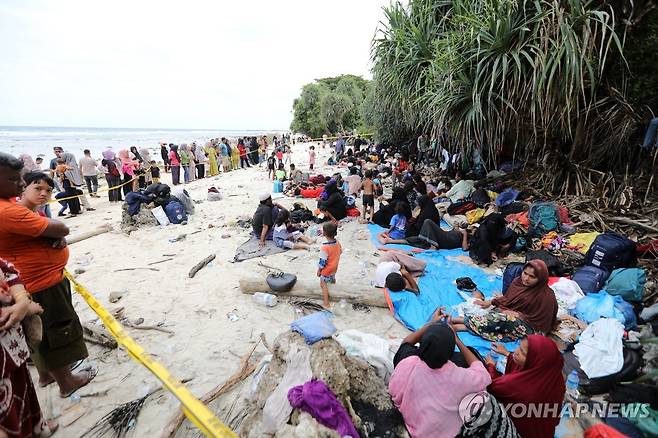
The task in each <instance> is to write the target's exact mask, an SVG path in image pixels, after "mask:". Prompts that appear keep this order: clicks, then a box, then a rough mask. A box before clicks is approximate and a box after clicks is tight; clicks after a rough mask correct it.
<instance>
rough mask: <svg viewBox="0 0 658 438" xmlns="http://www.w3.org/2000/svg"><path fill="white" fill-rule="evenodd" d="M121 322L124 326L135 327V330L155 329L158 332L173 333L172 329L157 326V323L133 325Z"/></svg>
mask: <svg viewBox="0 0 658 438" xmlns="http://www.w3.org/2000/svg"><path fill="white" fill-rule="evenodd" d="M122 324H123V325H124V326H126V327H130V328H134V329H137V330H157V331H159V332H162V333H167V334H170V335H173V334H175V333H174V331H172V330H168V329H166V328H163V327H158V326H157V325H135V324H133V323H132V322H122Z"/></svg>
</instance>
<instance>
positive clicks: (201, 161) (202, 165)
mask: <svg viewBox="0 0 658 438" xmlns="http://www.w3.org/2000/svg"><path fill="white" fill-rule="evenodd" d="M192 152H193V153H194V161H195V162H196V177H197V179H202V178H203V177H204V176H206V154H205V153H204V152H203V148H202V147H201V146H198V145H197V144H196V143H192Z"/></svg>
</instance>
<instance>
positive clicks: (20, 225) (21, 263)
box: [0, 152, 96, 397]
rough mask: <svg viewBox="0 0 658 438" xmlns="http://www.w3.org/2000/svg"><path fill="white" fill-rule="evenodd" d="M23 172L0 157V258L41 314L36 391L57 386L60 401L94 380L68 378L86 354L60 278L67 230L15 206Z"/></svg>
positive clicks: (65, 259) (17, 162)
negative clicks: (18, 277)
mask: <svg viewBox="0 0 658 438" xmlns="http://www.w3.org/2000/svg"><path fill="white" fill-rule="evenodd" d="M22 168H23V163H22V162H21V161H20V160H19V159H17V158H15V157H13V156H11V155H9V154H5V153H2V152H0V217H1V218H2V220H0V257H1V258H4V259H5V260H7V261H9V262H10V263H13V264H14V265H15V266H16V268H17V269H18V270H19V272H20V273H21V276H22V278H23V281H24V283H25V288H26V289H27V291H28V292H30V294H31V297H32V299H33V300H34V301H35V302H37V303H39V304H40V305H41V307H43V310H44V312H43V314H42V315H41V319H42V324H43V340H42V341H41V344H40V345H39V347H38V348H37V349H36V350H34V351H32V361H33V362H34V364H35V365H36V367H37V370H38V371H39V385H40V386H46V385H49V384H50V383H52V382H57V384H58V385H59V390H60V396H62V397H68V396H69V395H70V394H72V393H73V392H75V391H76V390H77V389H79V388H81V387H82V386H84V385H86V384H87V383H89V382H90V381H91V379H93V378H94V376H95V374H96V371H95V370H85V371H84V372H81V373H77V374H73V373H72V372H71V365H72V364H74V363H76V362H77V361H79V360H81V359H84V358H86V357H87V356H88V352H87V347H86V346H85V343H84V340H83V338H82V325H81V324H80V320H79V319H78V315H77V313H76V312H75V309H74V308H73V303H72V300H71V285H70V284H69V281H68V280H67V279H65V278H64V275H63V270H64V267H65V266H66V263H67V262H68V258H69V251H68V248H67V247H66V241H65V240H64V237H65V236H66V235H68V233H69V229H68V227H67V226H66V225H65V224H64V223H62V222H60V221H57V220H54V219H49V218H47V217H42V216H39V214H37V213H36V212H33V211H31V210H29V209H27V208H26V207H24V206H22V205H19V204H17V203H16V202H14V199H15V198H16V197H17V196H19V195H20V194H21V193H22V192H23V189H24V188H25V182H24V181H23V178H22V176H21V169H22ZM5 312H7V310H3V314H4V313H5ZM3 316H6V315H3Z"/></svg>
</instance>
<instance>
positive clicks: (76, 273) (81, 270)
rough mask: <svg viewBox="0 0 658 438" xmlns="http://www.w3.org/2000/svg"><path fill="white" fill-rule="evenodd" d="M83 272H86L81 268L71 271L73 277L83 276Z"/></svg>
mask: <svg viewBox="0 0 658 438" xmlns="http://www.w3.org/2000/svg"><path fill="white" fill-rule="evenodd" d="M85 272H87V270H86V269H83V268H75V269H74V270H73V273H74V274H75V275H80V274H84V273H85Z"/></svg>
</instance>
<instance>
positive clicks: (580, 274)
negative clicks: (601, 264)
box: [571, 266, 610, 294]
mask: <svg viewBox="0 0 658 438" xmlns="http://www.w3.org/2000/svg"><path fill="white" fill-rule="evenodd" d="M609 276H610V273H609V272H608V271H604V270H603V269H599V268H597V267H596V266H583V267H582V268H580V269H579V270H577V271H576V273H575V274H573V277H571V279H572V280H573V281H575V282H576V283H578V286H580V289H582V291H583V292H585V293H586V294H588V293H592V292H598V291H600V290H601V289H603V285H604V284H605V281H606V280H607V279H608V277H609Z"/></svg>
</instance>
